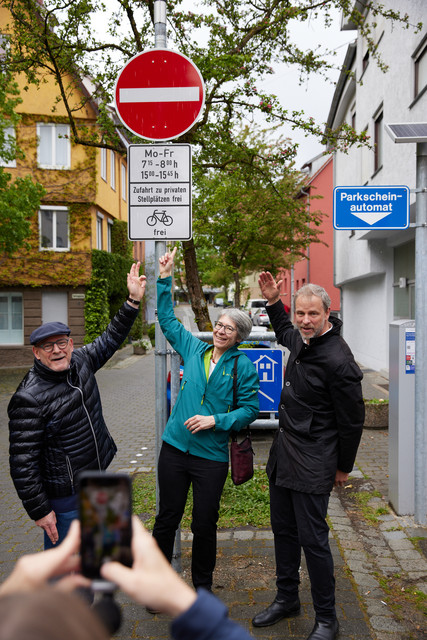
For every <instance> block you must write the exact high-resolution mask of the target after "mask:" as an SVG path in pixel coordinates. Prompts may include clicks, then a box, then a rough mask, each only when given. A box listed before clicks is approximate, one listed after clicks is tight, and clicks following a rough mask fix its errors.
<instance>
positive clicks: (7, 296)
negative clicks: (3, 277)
mask: <svg viewBox="0 0 427 640" xmlns="http://www.w3.org/2000/svg"><path fill="white" fill-rule="evenodd" d="M23 324H24V323H23V313H22V294H21V293H0V344H24V331H23Z"/></svg>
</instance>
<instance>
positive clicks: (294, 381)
mask: <svg viewBox="0 0 427 640" xmlns="http://www.w3.org/2000/svg"><path fill="white" fill-rule="evenodd" d="M267 311H268V314H269V316H270V320H271V323H272V325H273V329H274V331H275V333H276V336H277V340H278V342H279V344H282V345H283V346H285V347H287V348H288V349H289V351H290V356H289V360H288V363H287V366H286V373H285V384H284V387H283V389H282V393H281V398H280V406H279V429H278V432H277V434H276V436H275V439H274V442H273V444H272V447H271V451H270V457H269V461H268V465H267V473H268V476H269V477H270V478H271V477H272V475H273V473H274V471H275V472H276V480H275V482H276V484H277V485H278V486H282V487H287V488H289V489H294V490H296V491H303V492H306V493H319V494H320V493H329V492H330V491H331V489H332V487H333V484H334V480H335V473H336V471H337V469H339V470H340V471H344V472H346V473H349V472H350V471H351V470H352V468H353V464H354V461H355V459H356V453H357V448H358V446H359V442H360V438H361V435H362V429H363V422H364V417H365V407H364V403H363V396H362V386H361V380H362V377H363V375H362V372H361V371H360V369H359V367H358V366H357V364H356V362H355V360H354V357H353V354H352V353H351V351H350V348H349V347H348V345H347V343H346V342H345V341H344V340H343V338H342V337H341V336H340V331H341V326H342V322H341V320H339V319H337V318H334V317H332V316H331V317H330V318H329V321H330V322H331V324H332V329H331V330H330V331H328V332H327V333H324V334H323V335H321V336H319V337H317V338H312V339H310V343H309V344H305V343H304V341H303V340H302V338H301V335H300V333H299V331H298V330H297V329H295V328H294V327H293V325H292V322H291V321H290V319H289V317H288V315H287V313H286V312H285V310H284V308H283V304H282V303H281V302H277V303H276V304H274V305H272V306H268V307H267Z"/></svg>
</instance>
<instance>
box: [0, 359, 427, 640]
mask: <svg viewBox="0 0 427 640" xmlns="http://www.w3.org/2000/svg"><path fill="white" fill-rule="evenodd" d="M21 377H22V372H11V371H4V370H3V371H2V370H0V501H1V503H0V504H1V510H0V523H1V525H2V527H1V531H2V533H1V535H0V579H1V580H2V579H4V577H5V576H6V575H8V573H9V572H10V571H11V569H12V567H13V565H14V563H15V561H16V560H17V558H18V557H19V556H20V555H22V554H23V553H28V552H33V551H36V550H39V549H41V545H42V536H41V534H40V531H39V530H38V529H37V527H35V526H34V525H33V523H32V522H31V521H30V520H29V519H28V516H27V515H26V513H25V512H24V510H23V508H22V506H21V504H20V502H19V501H18V499H17V496H16V493H15V490H14V488H13V485H12V483H11V480H10V477H9V472H8V451H7V449H8V444H7V439H8V433H7V415H6V408H7V403H8V401H9V398H10V395H11V393H13V391H14V390H15V388H16V385H17V383H18V382H19V380H20V379H21ZM97 377H98V381H99V385H100V389H101V395H102V400H103V407H104V414H105V417H106V421H107V424H108V425H109V427H110V429H111V431H112V433H113V436H114V438H115V440H116V442H117V444H118V449H119V452H118V455H117V457H116V459H115V461H114V463H113V465H112V467H111V468H112V470H119V469H124V470H126V471H129V472H130V473H135V472H142V473H143V472H146V471H147V470H149V469H152V468H153V467H154V465H155V433H154V432H155V429H154V416H155V399H154V355H153V354H152V353H150V354H148V355H146V356H132V355H131V353H130V350H129V348H125V349H124V350H123V351H122V352H120V353H119V354H118V355H117V357H115V358H114V360H113V361H112V362H111V364H109V365H107V367H104V369H103V370H101V371H100V372H99V373H98V374H97ZM386 383H387V381H386V380H385V379H384V378H382V377H381V376H378V374H376V373H374V372H365V381H364V385H365V389H366V390H365V389H364V395H365V397H381V395H380V393H381V392H382V393H384V394H385V395H384V396H383V397H386V395H387V391H386V386H387V384H386ZM381 390H382V391H381ZM369 394H371V395H369ZM372 394H373V395H372ZM271 439H272V434H271V433H270V432H263V431H260V432H256V433H254V441H255V451H256V462H257V463H258V464H261V465H262V464H265V462H266V459H267V455H268V450H269V446H270V443H271ZM387 476H388V432H387V431H368V430H365V432H364V434H363V438H362V443H361V446H360V448H359V453H358V457H357V460H356V469H355V472H354V474H353V476H352V477H351V479H350V480H349V485H348V487H347V488H346V489H342V490H340V491H334V492H333V493H332V496H331V500H330V509H329V517H330V524H331V529H332V533H331V548H332V553H333V556H334V562H335V567H336V578H337V611H338V616H339V619H340V623H341V634H340V639H341V640H367V639H372V640H402V639H405V640H417V639H418V638H425V637H426V635H425V629H426V624H425V623H426V619H425V616H424V617H423V615H422V614H421V613H420V612H419V610H418V609H416V607H415V605H414V604H413V601H414V599H415V596H414V595H413V594H414V592H418V593H419V594H421V593H422V592H423V593H424V594H425V593H426V592H427V588H426V583H427V563H426V559H425V557H424V555H423V553H422V552H421V550H420V548H419V546H418V547H417V544H419V543H418V542H417V540H416V538H421V539H423V538H424V539H425V538H426V536H427V531H426V529H425V528H423V527H417V526H416V525H415V524H414V522H413V519H412V518H408V517H405V518H402V517H398V516H396V515H394V514H393V512H392V511H391V510H390V509H389V508H388V506H387V486H388V481H387ZM355 490H357V492H358V493H365V494H366V493H369V494H370V495H372V497H371V498H370V500H369V502H368V507H369V508H370V509H371V511H373V512H374V513H375V514H379V515H377V516H376V519H377V523H372V522H371V521H369V520H366V519H365V518H363V517H362V516H361V512H360V510H358V509H356V508H355V507H354V504H353V503H352V502H351V500H350V499H349V497H348V496H349V495H350V494H351V493H352V492H353V491H355ZM182 538H183V543H182V549H183V559H182V562H183V570H184V577H185V579H188V573H189V571H188V564H189V549H190V545H191V534H190V533H189V532H183V535H182ZM231 565H232V566H233V567H234V572H233V576H234V577H233V580H232V581H231V582H230V581H228V576H229V571H228V568H229V567H230V566H231ZM397 576H399V577H397ZM215 588H216V593H217V595H218V596H219V597H220V598H221V599H222V600H224V602H225V603H226V604H227V605H228V607H229V609H230V616H231V617H232V618H233V619H235V620H238V621H239V622H240V623H241V624H243V626H245V627H246V628H248V629H249V630H250V631H251V633H252V634H253V635H254V637H256V638H260V639H267V638H272V639H273V638H274V639H276V638H277V639H279V638H281V639H282V638H294V639H296V640H304V639H305V638H306V637H307V635H308V633H309V632H310V630H311V627H312V623H313V611H312V605H311V596H310V592H309V581H308V577H307V573H306V568H305V563H303V564H302V568H301V600H302V614H301V616H299V617H297V618H293V619H289V620H283V621H281V622H280V623H278V624H277V625H275V626H274V627H270V628H267V629H253V628H252V627H251V624H250V620H251V618H252V617H253V615H254V614H255V613H257V612H258V611H259V610H260V609H262V608H263V607H264V606H265V605H267V604H269V603H270V602H271V600H272V599H273V597H274V593H275V589H274V552H273V540H272V534H271V531H270V530H269V529H265V530H255V529H250V528H248V529H243V530H233V531H220V532H219V535H218V564H217V570H216V572H215ZM402 589H404V591H402ZM396 592H398V594H399V596H400V599H399V600H398V601H397V602H396ZM118 600H119V602H120V603H121V604H122V607H123V624H122V627H121V629H120V631H119V633H118V634H117V636H116V637H117V638H118V639H120V640H130V639H131V638H146V639H148V638H167V637H169V620H168V619H167V617H165V616H150V615H149V614H148V613H147V612H146V611H145V609H143V608H142V607H140V606H138V605H135V604H134V603H132V602H130V601H129V600H128V599H127V597H126V596H124V594H119V595H118Z"/></svg>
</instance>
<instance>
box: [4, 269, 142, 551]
mask: <svg viewBox="0 0 427 640" xmlns="http://www.w3.org/2000/svg"><path fill="white" fill-rule="evenodd" d="M139 266H140V264H139V262H138V263H136V264H133V265H132V267H131V269H130V272H129V273H128V275H127V287H128V291H129V297H128V298H127V300H126V302H125V303H124V304H123V306H122V307H121V308H120V309H119V311H118V312H117V313H116V315H115V316H114V318H113V319H112V321H111V322H110V324H109V325H108V327H107V328H106V330H105V331H104V332H103V333H102V334H101V335H100V336H99V337H98V338H96V339H95V340H94V341H93V342H92V343H91V344H87V345H85V346H84V347H82V348H80V349H76V350H74V346H73V339H72V338H70V333H71V331H70V329H69V327H67V325H65V324H63V323H61V322H48V323H46V324H43V325H41V327H38V328H37V329H35V330H34V331H33V332H32V334H31V336H30V343H31V344H32V345H33V353H34V365H33V367H32V368H31V369H30V370H29V372H28V373H27V374H26V376H25V378H24V379H23V380H22V382H21V383H20V384H19V386H18V388H17V390H16V392H15V393H14V395H13V396H12V398H11V400H10V403H9V406H8V415H9V442H10V447H9V459H10V473H11V476H12V480H13V483H14V485H15V488H16V490H17V492H18V496H19V497H20V499H21V500H22V503H23V506H24V508H25V509H26V511H27V513H28V515H29V516H30V518H32V519H33V520H34V521H35V523H36V525H38V526H39V527H41V528H42V529H43V530H44V540H45V548H46V549H48V548H50V547H51V546H52V545H54V544H56V543H57V542H61V541H62V540H63V538H64V537H65V535H66V533H67V531H68V528H69V526H70V523H71V521H72V520H73V519H74V518H76V517H78V511H77V495H76V484H77V480H78V474H79V473H80V472H81V471H83V470H104V469H106V468H107V467H108V465H109V464H110V462H111V460H112V459H113V457H114V455H115V453H116V451H117V447H116V445H115V443H114V440H113V438H112V437H111V435H110V433H109V431H108V429H107V426H106V424H105V422H104V418H103V415H102V406H101V398H100V394H99V390H98V385H97V382H96V379H95V373H96V371H98V369H100V368H101V367H102V366H103V365H104V364H105V363H106V362H107V360H108V359H109V358H111V356H112V355H113V354H114V353H115V352H116V351H117V349H118V348H119V347H120V345H121V344H123V342H124V340H125V339H126V337H127V335H128V333H129V331H130V330H131V328H132V325H133V323H134V321H135V318H136V317H137V315H138V309H139V304H140V301H141V300H142V297H143V295H144V292H145V276H140V275H139Z"/></svg>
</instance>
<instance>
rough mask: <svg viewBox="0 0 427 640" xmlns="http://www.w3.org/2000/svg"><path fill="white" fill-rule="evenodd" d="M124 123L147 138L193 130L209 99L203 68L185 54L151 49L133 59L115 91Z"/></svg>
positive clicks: (125, 68)
mask: <svg viewBox="0 0 427 640" xmlns="http://www.w3.org/2000/svg"><path fill="white" fill-rule="evenodd" d="M114 97H115V103H116V109H117V113H118V115H119V117H120V120H121V121H122V122H123V124H124V125H125V126H126V127H127V128H128V129H130V131H132V132H133V133H135V134H136V135H137V136H141V137H142V138H146V139H147V140H156V141H161V140H171V139H172V138H178V137H179V136H181V135H182V134H183V133H185V132H186V131H188V130H189V129H191V127H192V126H193V125H194V123H195V122H196V120H197V119H198V117H199V115H200V113H201V111H202V108H203V105H204V101H205V88H204V82H203V78H202V76H201V74H200V71H199V70H198V69H197V67H196V66H195V65H194V64H193V62H192V61H191V60H190V59H189V58H187V57H186V56H184V55H183V54H182V53H177V52H176V51H170V50H169V49H151V50H150V51H144V52H143V53H139V54H138V55H136V56H134V57H133V58H131V59H130V60H129V62H128V63H127V64H126V65H125V66H124V67H123V69H122V71H121V72H120V74H119V76H118V78H117V81H116V87H115V91H114Z"/></svg>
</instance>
